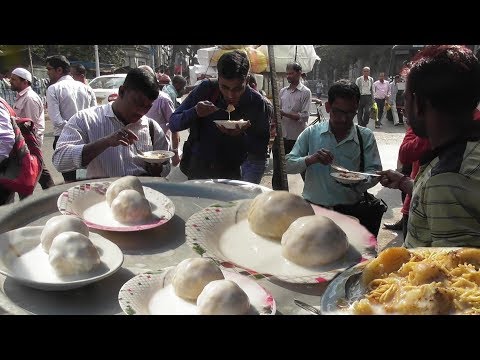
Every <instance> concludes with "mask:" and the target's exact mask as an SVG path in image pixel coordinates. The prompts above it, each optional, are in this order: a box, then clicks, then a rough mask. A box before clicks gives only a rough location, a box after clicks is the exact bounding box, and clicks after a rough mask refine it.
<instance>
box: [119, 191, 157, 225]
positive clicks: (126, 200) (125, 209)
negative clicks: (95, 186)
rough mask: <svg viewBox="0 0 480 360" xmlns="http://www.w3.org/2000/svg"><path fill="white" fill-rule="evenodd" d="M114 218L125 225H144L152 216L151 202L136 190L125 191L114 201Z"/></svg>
mask: <svg viewBox="0 0 480 360" xmlns="http://www.w3.org/2000/svg"><path fill="white" fill-rule="evenodd" d="M111 208H112V213H113V218H114V219H115V220H117V221H119V222H121V223H124V224H142V223H144V222H145V221H146V220H148V219H149V218H150V217H151V216H152V209H151V207H150V202H149V201H148V200H147V199H146V198H145V196H144V195H142V194H140V193H139V192H138V191H136V190H131V189H128V190H123V191H120V193H119V194H118V195H117V197H116V198H115V200H113V201H112V207H111Z"/></svg>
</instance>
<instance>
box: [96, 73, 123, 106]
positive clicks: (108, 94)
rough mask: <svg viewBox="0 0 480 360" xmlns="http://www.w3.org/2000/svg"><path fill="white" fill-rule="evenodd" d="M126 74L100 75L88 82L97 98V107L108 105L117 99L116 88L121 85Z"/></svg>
mask: <svg viewBox="0 0 480 360" xmlns="http://www.w3.org/2000/svg"><path fill="white" fill-rule="evenodd" d="M126 77H127V74H114V75H102V76H99V77H96V78H95V79H93V80H92V81H90V83H89V85H90V87H91V88H92V89H93V92H94V93H95V96H96V98H97V105H103V104H108V103H109V102H110V101H113V100H115V99H116V98H117V97H118V88H119V87H120V85H123V82H124V81H125V78H126Z"/></svg>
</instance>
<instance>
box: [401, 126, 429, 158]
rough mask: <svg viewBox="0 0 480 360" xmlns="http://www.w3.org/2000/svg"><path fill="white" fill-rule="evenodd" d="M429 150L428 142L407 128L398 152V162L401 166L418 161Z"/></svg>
mask: <svg viewBox="0 0 480 360" xmlns="http://www.w3.org/2000/svg"><path fill="white" fill-rule="evenodd" d="M428 150H430V142H429V141H428V139H423V138H420V137H418V136H417V135H415V134H414V132H413V130H412V128H408V129H407V132H406V133H405V137H404V138H403V142H402V145H400V150H399V151H398V160H400V162H401V163H402V164H411V163H413V162H414V161H417V160H420V158H421V157H422V155H423V154H424V153H425V152H426V151H428Z"/></svg>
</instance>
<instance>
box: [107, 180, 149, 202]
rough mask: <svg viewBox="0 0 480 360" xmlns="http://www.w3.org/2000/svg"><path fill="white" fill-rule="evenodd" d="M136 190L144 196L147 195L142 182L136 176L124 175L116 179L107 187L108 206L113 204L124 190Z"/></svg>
mask: <svg viewBox="0 0 480 360" xmlns="http://www.w3.org/2000/svg"><path fill="white" fill-rule="evenodd" d="M128 189H130V190H136V191H138V192H139V193H140V194H141V195H142V196H143V197H145V193H144V192H143V187H142V183H141V182H140V180H138V178H137V177H136V176H132V175H129V176H124V177H122V178H120V179H118V180H115V181H114V182H112V183H111V184H110V186H109V187H108V189H107V193H106V194H105V196H106V198H107V204H108V206H112V202H113V200H115V198H116V197H117V196H118V194H120V192H121V191H123V190H128Z"/></svg>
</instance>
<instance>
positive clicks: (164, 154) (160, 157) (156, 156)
mask: <svg viewBox="0 0 480 360" xmlns="http://www.w3.org/2000/svg"><path fill="white" fill-rule="evenodd" d="M174 156H175V153H174V152H173V151H167V150H154V151H145V152H144V153H143V155H140V154H138V155H137V157H138V158H140V159H142V160H143V161H145V162H148V163H151V164H160V163H164V162H166V161H168V160H169V159H171V158H173V157H174Z"/></svg>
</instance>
